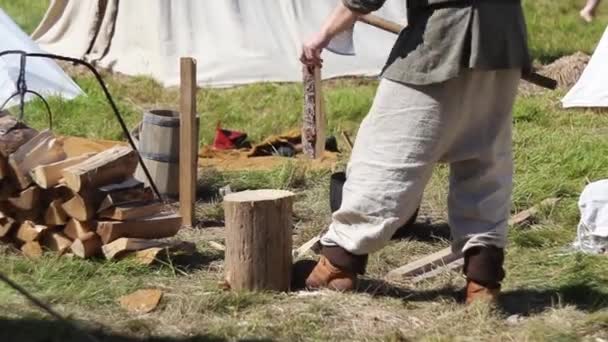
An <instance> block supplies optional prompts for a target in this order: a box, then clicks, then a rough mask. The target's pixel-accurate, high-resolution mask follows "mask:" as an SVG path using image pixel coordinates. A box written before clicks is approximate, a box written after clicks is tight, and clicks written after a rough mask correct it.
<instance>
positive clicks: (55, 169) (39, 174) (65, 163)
mask: <svg viewBox="0 0 608 342" xmlns="http://www.w3.org/2000/svg"><path fill="white" fill-rule="evenodd" d="M94 155H95V153H87V154H83V155H81V156H78V157H72V158H69V159H65V160H61V161H58V162H55V163H51V164H47V165H40V166H37V167H35V168H33V169H32V171H31V172H30V176H31V177H32V180H33V181H34V182H35V183H36V184H38V185H39V186H40V187H41V188H43V189H49V188H51V187H53V186H56V185H57V184H59V181H60V180H61V178H62V177H63V176H62V175H61V172H62V171H63V170H64V169H67V168H68V167H71V166H74V165H76V164H80V163H82V162H84V161H85V160H87V159H89V158H91V157H92V156H94Z"/></svg>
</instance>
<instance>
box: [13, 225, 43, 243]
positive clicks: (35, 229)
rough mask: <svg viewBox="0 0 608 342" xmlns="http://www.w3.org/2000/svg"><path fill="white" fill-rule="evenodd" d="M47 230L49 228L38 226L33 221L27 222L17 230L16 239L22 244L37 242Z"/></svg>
mask: <svg viewBox="0 0 608 342" xmlns="http://www.w3.org/2000/svg"><path fill="white" fill-rule="evenodd" d="M47 229H48V227H47V226H43V225H37V224H35V223H34V222H32V221H25V222H23V223H22V224H21V226H20V227H19V229H17V234H16V235H15V237H16V238H17V240H19V241H21V242H29V241H37V240H38V239H39V238H40V237H41V235H42V233H43V232H44V231H46V230H47Z"/></svg>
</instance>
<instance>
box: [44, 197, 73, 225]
mask: <svg viewBox="0 0 608 342" xmlns="http://www.w3.org/2000/svg"><path fill="white" fill-rule="evenodd" d="M62 204H63V202H62V201H61V200H60V199H58V200H54V201H52V202H51V204H49V207H48V209H47V210H46V213H45V214H44V224H46V225H47V226H63V225H65V224H66V223H68V214H67V213H66V212H65V210H63V207H62Z"/></svg>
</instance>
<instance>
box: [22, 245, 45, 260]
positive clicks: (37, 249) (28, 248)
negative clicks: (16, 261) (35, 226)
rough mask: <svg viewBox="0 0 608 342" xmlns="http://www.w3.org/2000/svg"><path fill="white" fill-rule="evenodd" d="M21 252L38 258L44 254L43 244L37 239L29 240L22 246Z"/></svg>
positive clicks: (32, 257)
mask: <svg viewBox="0 0 608 342" xmlns="http://www.w3.org/2000/svg"><path fill="white" fill-rule="evenodd" d="M21 252H22V253H23V255H25V256H26V257H28V258H30V259H37V258H40V257H41V256H42V246H40V243H38V242H37V241H28V242H26V243H25V244H24V245H23V246H21Z"/></svg>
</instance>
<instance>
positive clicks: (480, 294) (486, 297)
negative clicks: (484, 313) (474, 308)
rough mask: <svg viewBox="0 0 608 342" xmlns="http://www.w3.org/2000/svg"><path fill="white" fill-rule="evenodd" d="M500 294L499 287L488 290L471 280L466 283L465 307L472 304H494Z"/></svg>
mask: <svg viewBox="0 0 608 342" xmlns="http://www.w3.org/2000/svg"><path fill="white" fill-rule="evenodd" d="M499 294H500V287H499V288H495V289H490V288H487V287H484V286H483V285H480V284H477V283H476V282H474V281H472V280H468V281H467V299H466V303H467V305H470V304H472V303H474V302H479V301H481V302H488V303H492V304H495V303H496V302H497V301H498V295H499Z"/></svg>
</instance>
